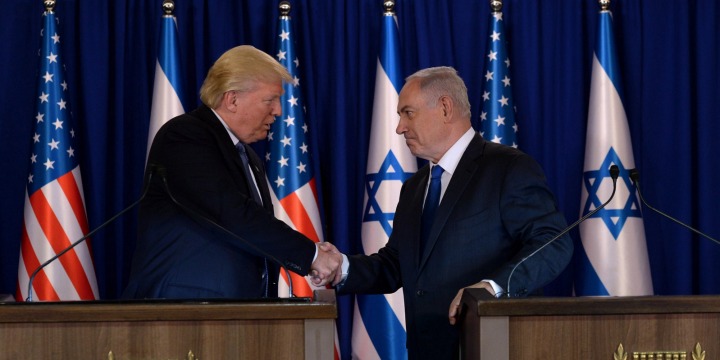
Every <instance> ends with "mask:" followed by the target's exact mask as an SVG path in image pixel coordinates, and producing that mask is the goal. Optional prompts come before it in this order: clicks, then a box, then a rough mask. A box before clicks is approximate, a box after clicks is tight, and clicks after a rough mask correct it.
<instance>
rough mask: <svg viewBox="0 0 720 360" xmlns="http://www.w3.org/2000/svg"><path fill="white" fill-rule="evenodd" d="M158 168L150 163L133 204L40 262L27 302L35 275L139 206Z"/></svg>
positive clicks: (29, 300)
mask: <svg viewBox="0 0 720 360" xmlns="http://www.w3.org/2000/svg"><path fill="white" fill-rule="evenodd" d="M157 170H158V167H157V165H155V164H150V165H148V169H147V173H146V181H145V186H144V188H143V192H142V195H140V198H138V199H137V200H136V201H135V202H134V203H132V204H130V205H129V206H128V207H126V208H124V209H122V210H121V211H120V212H119V213H117V214H115V215H114V216H113V217H111V218H110V219H109V220H107V221H105V222H104V223H102V224H100V226H98V227H96V228H95V229H94V230H93V231H91V232H89V233H87V235H85V236H83V237H81V238H80V239H78V240H76V241H75V242H74V243H72V244H70V246H68V247H66V248H65V249H63V250H62V251H60V252H59V253H57V254H56V255H55V256H53V257H51V258H50V259H48V260H47V261H45V262H44V263H42V264H40V266H38V267H37V268H36V269H35V271H33V272H32V274H31V275H30V280H28V296H27V299H25V301H26V302H32V301H33V299H32V283H33V281H34V280H35V276H36V275H37V274H38V273H39V272H40V270H42V269H44V268H45V267H46V266H48V265H50V263H52V262H53V261H55V260H57V259H58V258H59V257H61V256H63V255H64V254H65V253H66V252H68V251H70V250H72V249H73V248H74V247H76V246H78V245H79V244H80V243H81V242H83V241H85V240H87V239H88V238H89V237H91V236H93V235H95V233H96V232H98V230H100V229H102V228H104V227H105V226H107V225H108V224H110V223H111V222H113V221H115V219H117V218H119V217H120V216H121V215H122V214H125V213H126V212H128V211H129V210H130V209H132V208H134V207H135V206H137V205H138V204H139V203H140V202H141V201H142V200H143V199H144V198H145V195H147V193H148V190H149V189H150V182H151V181H152V177H153V174H154V173H155V171H157Z"/></svg>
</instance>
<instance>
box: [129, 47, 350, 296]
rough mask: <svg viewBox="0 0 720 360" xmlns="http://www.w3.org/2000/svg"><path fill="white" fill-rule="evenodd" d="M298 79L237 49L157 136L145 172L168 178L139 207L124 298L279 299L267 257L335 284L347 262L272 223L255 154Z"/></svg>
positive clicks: (251, 51) (249, 50) (156, 179)
mask: <svg viewBox="0 0 720 360" xmlns="http://www.w3.org/2000/svg"><path fill="white" fill-rule="evenodd" d="M291 80H292V78H291V77H290V74H289V73H288V72H287V71H286V70H285V68H284V67H283V66H282V65H281V64H279V63H278V62H277V61H275V59H273V58H272V57H271V56H269V55H267V54H265V53H263V52H262V51H259V50H257V49H255V48H254V47H252V46H238V47H235V48H232V49H230V50H228V51H227V52H225V53H224V54H223V55H222V56H221V57H220V58H219V59H218V60H217V61H216V62H215V64H214V65H213V66H212V67H211V68H210V70H209V72H208V75H207V77H206V79H205V81H204V83H203V85H202V87H201V89H200V98H201V100H202V102H203V105H202V106H200V107H199V108H198V109H196V110H194V111H192V112H189V113H187V114H184V115H180V116H178V117H176V118H174V119H172V120H170V121H169V122H167V123H166V124H165V125H163V126H162V128H160V130H159V131H158V133H157V135H156V136H155V138H154V140H153V144H152V147H151V150H150V155H149V157H148V171H152V169H154V168H158V167H159V168H162V169H163V170H162V171H156V174H155V175H154V176H153V177H152V181H151V183H150V184H148V186H149V190H148V193H147V196H146V197H145V199H144V200H143V201H142V203H141V204H140V210H139V221H138V233H139V238H138V243H137V249H136V251H135V254H134V257H133V262H132V269H131V274H130V280H129V284H128V287H127V289H126V290H125V293H124V294H123V297H125V298H180V299H189V298H195V299H197V298H260V297H275V296H277V279H278V270H279V269H278V265H277V264H275V263H274V262H272V261H269V259H268V258H266V256H268V255H269V256H270V257H273V258H275V259H278V260H279V261H280V262H281V263H282V264H283V265H284V266H285V267H286V268H288V269H289V270H291V271H294V272H296V273H298V274H300V275H306V274H308V273H309V272H310V271H311V269H312V270H314V271H315V273H316V274H318V276H319V277H320V278H323V279H334V277H335V275H336V270H337V268H338V266H339V265H340V261H341V260H342V258H341V257H340V256H339V255H337V254H332V253H328V252H324V251H318V250H317V247H316V245H315V244H314V243H313V242H312V240H310V239H308V238H306V237H305V236H303V235H302V234H300V233H299V232H296V231H294V230H292V229H291V228H290V227H288V226H287V225H285V223H283V222H282V221H280V220H278V219H276V218H275V217H274V215H273V206H272V200H271V198H270V192H269V190H268V186H267V181H266V180H265V172H264V169H263V165H262V162H261V161H260V159H259V158H258V156H257V154H255V152H254V151H253V150H252V148H251V147H249V146H248V144H250V143H253V142H256V141H258V140H262V139H265V138H266V137H267V134H268V131H269V129H270V124H272V123H273V122H274V121H275V117H276V116H279V115H281V114H280V113H281V105H280V96H281V95H282V92H283V89H282V82H283V81H287V82H289V81H291ZM165 182H166V183H167V188H166V187H165ZM213 223H215V224H213ZM221 227H222V228H225V229H227V231H224V230H222V229H221ZM240 238H242V239H244V240H241V239H240ZM337 275H338V276H339V272H337Z"/></svg>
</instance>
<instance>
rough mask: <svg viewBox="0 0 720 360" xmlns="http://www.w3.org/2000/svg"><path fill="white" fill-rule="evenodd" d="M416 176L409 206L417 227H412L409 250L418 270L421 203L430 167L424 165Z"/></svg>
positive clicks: (411, 216)
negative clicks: (417, 182) (415, 184)
mask: <svg viewBox="0 0 720 360" xmlns="http://www.w3.org/2000/svg"><path fill="white" fill-rule="evenodd" d="M418 174H419V175H420V179H419V180H418V181H419V184H418V185H417V187H416V189H417V190H415V195H414V196H413V198H412V204H410V212H411V213H410V218H411V219H417V226H413V227H412V231H413V232H412V234H411V236H410V239H411V241H412V244H410V246H411V249H413V250H414V253H413V259H414V260H415V266H416V267H418V268H419V267H420V258H421V256H422V254H420V248H421V246H420V242H421V241H422V239H421V236H420V232H421V229H422V225H421V221H422V220H421V219H422V212H423V203H424V202H425V187H426V186H427V183H428V180H429V177H430V166H429V165H425V166H424V167H423V168H422V169H420V170H418Z"/></svg>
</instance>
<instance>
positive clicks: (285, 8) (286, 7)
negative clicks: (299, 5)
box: [278, 1, 292, 16]
mask: <svg viewBox="0 0 720 360" xmlns="http://www.w3.org/2000/svg"><path fill="white" fill-rule="evenodd" d="M278 8H279V9H280V16H290V10H292V6H290V2H289V1H281V2H280V5H278Z"/></svg>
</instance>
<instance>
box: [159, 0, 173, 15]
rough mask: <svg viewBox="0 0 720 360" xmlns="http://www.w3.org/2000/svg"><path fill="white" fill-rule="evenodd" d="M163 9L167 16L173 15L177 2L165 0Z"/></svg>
mask: <svg viewBox="0 0 720 360" xmlns="http://www.w3.org/2000/svg"><path fill="white" fill-rule="evenodd" d="M162 9H163V12H164V13H165V16H172V14H173V12H175V2H173V1H172V0H163V3H162Z"/></svg>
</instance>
